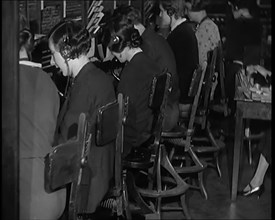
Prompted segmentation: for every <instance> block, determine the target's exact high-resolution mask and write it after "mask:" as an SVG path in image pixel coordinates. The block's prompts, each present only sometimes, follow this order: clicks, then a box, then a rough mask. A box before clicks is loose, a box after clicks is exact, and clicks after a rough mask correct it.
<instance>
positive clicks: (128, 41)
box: [102, 17, 142, 53]
mask: <svg viewBox="0 0 275 220" xmlns="http://www.w3.org/2000/svg"><path fill="white" fill-rule="evenodd" d="M120 19H121V17H120V18H117V19H115V20H113V21H111V22H109V24H108V25H107V26H106V27H105V30H104V33H103V38H102V42H103V43H104V44H105V45H106V46H107V47H108V48H109V49H110V51H112V52H116V53H120V52H121V51H123V50H124V48H125V47H127V46H129V47H130V48H137V47H139V46H140V45H141V44H142V38H141V36H140V34H139V32H138V30H137V29H135V28H134V26H133V25H128V24H125V23H121V22H120V21H121V20H120Z"/></svg>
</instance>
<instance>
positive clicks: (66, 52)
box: [60, 21, 73, 61]
mask: <svg viewBox="0 0 275 220" xmlns="http://www.w3.org/2000/svg"><path fill="white" fill-rule="evenodd" d="M69 24H72V21H68V22H67V23H66V34H67V36H66V37H65V38H64V39H63V43H62V45H60V54H61V56H62V57H63V58H64V59H65V60H66V61H68V60H69V59H72V52H73V47H72V45H71V39H70V38H71V36H70V35H71V34H70V33H69V27H68V25H69Z"/></svg>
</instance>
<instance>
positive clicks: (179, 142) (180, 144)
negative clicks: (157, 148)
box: [165, 138, 186, 147]
mask: <svg viewBox="0 0 275 220" xmlns="http://www.w3.org/2000/svg"><path fill="white" fill-rule="evenodd" d="M165 141H166V142H167V143H170V144H173V145H175V146H178V147H184V146H185V144H186V140H185V139H183V138H171V139H169V138H167V139H166V140H165Z"/></svg>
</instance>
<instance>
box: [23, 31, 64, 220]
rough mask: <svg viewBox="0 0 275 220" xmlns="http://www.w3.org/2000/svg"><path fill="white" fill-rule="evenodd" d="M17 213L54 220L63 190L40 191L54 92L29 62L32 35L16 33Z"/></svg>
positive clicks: (55, 102) (50, 140)
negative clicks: (17, 44) (18, 169)
mask: <svg viewBox="0 0 275 220" xmlns="http://www.w3.org/2000/svg"><path fill="white" fill-rule="evenodd" d="M19 48H20V51H19V58H20V61H19V100H20V101H19V120H20V121H19V124H20V127H19V134H20V140H19V168H20V172H19V210H20V219H22V220H26V219H28V220H29V219H31V220H32V219H58V218H59V217H60V216H61V214H62V212H63V210H64V208H65V201H66V190H65V189H60V190H58V191H55V192H52V193H47V192H46V191H45V189H44V167H45V165H44V157H45V156H46V155H47V154H48V153H49V152H50V151H51V149H52V144H53V140H54V131H55V127H56V121H57V115H58V111H59V96H58V91H57V88H56V86H55V84H54V83H53V81H52V79H51V78H50V76H49V75H48V74H47V73H45V72H44V71H42V69H41V64H38V63H33V62H31V61H30V54H31V51H32V49H33V35H32V33H31V32H30V31H29V30H27V29H23V30H21V31H20V33H19Z"/></svg>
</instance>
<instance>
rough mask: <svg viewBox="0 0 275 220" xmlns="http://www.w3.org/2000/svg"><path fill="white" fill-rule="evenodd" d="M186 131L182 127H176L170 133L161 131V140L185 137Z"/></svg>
mask: <svg viewBox="0 0 275 220" xmlns="http://www.w3.org/2000/svg"><path fill="white" fill-rule="evenodd" d="M186 131H187V129H186V128H185V127H182V126H176V127H174V128H173V129H172V130H171V131H163V132H162V133H161V137H163V138H181V137H184V136H186Z"/></svg>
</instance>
